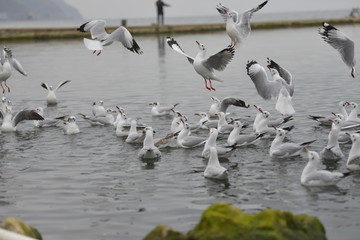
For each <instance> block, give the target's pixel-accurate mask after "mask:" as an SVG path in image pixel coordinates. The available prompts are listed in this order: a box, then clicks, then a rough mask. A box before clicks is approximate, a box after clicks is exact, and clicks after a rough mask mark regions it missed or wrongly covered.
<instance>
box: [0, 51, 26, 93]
mask: <svg viewBox="0 0 360 240" xmlns="http://www.w3.org/2000/svg"><path fill="white" fill-rule="evenodd" d="M0 63H1V64H0V86H1V88H2V89H3V93H5V88H4V87H3V85H2V83H3V82H4V84H5V87H7V89H8V92H10V87H9V86H8V85H7V84H6V81H7V80H8V79H9V78H10V76H11V74H12V68H15V69H16V70H17V71H18V72H19V73H21V74H22V75H24V76H27V73H26V72H25V70H24V68H23V67H22V66H21V64H20V62H19V61H18V60H17V59H16V58H14V57H13V55H12V51H11V50H10V49H9V48H7V47H4V49H3V56H2V57H1V60H0Z"/></svg>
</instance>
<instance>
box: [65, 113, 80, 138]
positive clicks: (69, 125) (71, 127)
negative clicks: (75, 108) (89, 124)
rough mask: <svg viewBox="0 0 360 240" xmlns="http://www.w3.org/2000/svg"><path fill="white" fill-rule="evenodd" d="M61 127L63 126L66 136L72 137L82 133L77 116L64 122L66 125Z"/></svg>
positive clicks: (70, 117) (69, 117)
mask: <svg viewBox="0 0 360 240" xmlns="http://www.w3.org/2000/svg"><path fill="white" fill-rule="evenodd" d="M60 126H62V128H63V133H64V134H65V135H72V134H77V133H79V132H80V129H79V126H78V125H77V123H76V118H75V116H68V117H67V119H65V120H64V125H60Z"/></svg>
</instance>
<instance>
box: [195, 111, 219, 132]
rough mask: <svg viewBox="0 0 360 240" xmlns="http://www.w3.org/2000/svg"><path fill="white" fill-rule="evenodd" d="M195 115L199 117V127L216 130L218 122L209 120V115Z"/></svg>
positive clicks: (204, 113) (202, 113)
mask: <svg viewBox="0 0 360 240" xmlns="http://www.w3.org/2000/svg"><path fill="white" fill-rule="evenodd" d="M195 115H197V116H199V117H200V119H199V125H200V128H202V129H209V128H216V127H217V125H218V122H219V120H218V119H217V120H215V119H209V115H208V114H207V113H206V112H197V113H195Z"/></svg>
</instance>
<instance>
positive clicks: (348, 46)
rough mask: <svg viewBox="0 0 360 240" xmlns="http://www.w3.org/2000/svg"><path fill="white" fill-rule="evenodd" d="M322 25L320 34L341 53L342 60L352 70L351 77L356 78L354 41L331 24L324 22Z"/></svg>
mask: <svg viewBox="0 0 360 240" xmlns="http://www.w3.org/2000/svg"><path fill="white" fill-rule="evenodd" d="M322 25H323V26H322V28H320V29H319V34H320V35H321V36H322V38H323V39H324V40H325V42H327V43H328V44H330V46H332V47H333V48H334V49H336V50H337V51H338V52H339V54H340V56H341V59H342V60H343V61H344V63H345V64H346V65H347V66H348V67H349V68H351V76H352V77H353V78H355V63H356V61H355V46H354V41H353V40H351V39H350V38H349V37H348V36H347V35H346V34H345V33H343V32H341V31H339V30H338V29H337V28H335V27H334V26H332V25H330V24H329V23H327V22H323V23H322Z"/></svg>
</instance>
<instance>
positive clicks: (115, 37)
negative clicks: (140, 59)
mask: <svg viewBox="0 0 360 240" xmlns="http://www.w3.org/2000/svg"><path fill="white" fill-rule="evenodd" d="M113 41H119V42H121V43H122V45H123V46H124V47H125V48H127V49H128V50H130V51H131V52H133V53H137V54H142V53H143V52H142V50H141V49H140V47H139V45H138V44H137V42H136V41H135V39H134V38H133V37H132V35H131V33H130V32H129V31H128V30H127V29H126V28H125V27H123V26H121V27H119V28H117V29H116V30H114V31H113V32H112V33H111V34H110V35H109V36H108V37H107V38H106V39H103V40H102V41H101V42H102V44H103V45H106V44H107V43H109V42H113Z"/></svg>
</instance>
